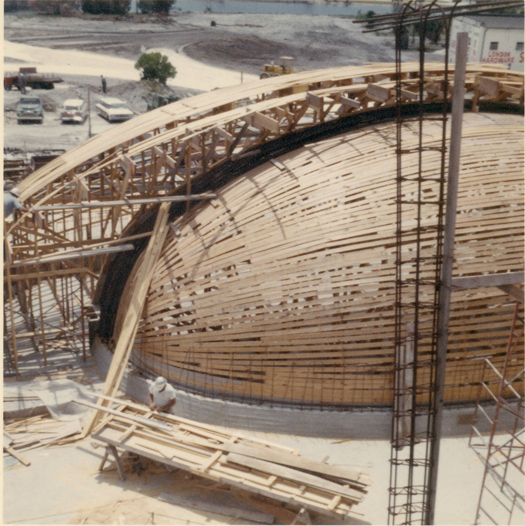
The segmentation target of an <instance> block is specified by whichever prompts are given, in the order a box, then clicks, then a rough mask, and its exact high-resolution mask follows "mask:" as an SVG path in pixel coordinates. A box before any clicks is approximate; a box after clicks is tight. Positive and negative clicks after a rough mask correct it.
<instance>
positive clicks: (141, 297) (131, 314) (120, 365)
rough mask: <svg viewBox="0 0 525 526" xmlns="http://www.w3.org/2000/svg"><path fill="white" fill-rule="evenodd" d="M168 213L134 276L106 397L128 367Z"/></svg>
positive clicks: (164, 210)
mask: <svg viewBox="0 0 525 526" xmlns="http://www.w3.org/2000/svg"><path fill="white" fill-rule="evenodd" d="M168 212H169V203H162V204H161V205H160V208H159V211H158V214H157V220H156V222H155V226H154V228H153V232H152V234H151V237H150V239H149V242H148V246H147V247H146V251H145V253H144V259H143V261H142V265H141V266H140V268H139V270H138V272H137V275H136V277H135V283H136V286H135V288H134V289H133V292H132V294H131V297H130V299H129V304H127V310H126V313H125V316H124V323H123V325H122V328H121V331H120V334H119V335H118V340H117V343H116V345H115V350H114V352H113V359H112V360H111V365H110V367H109V371H108V374H107V377H106V382H105V384H104V391H103V394H104V395H109V396H115V394H116V393H117V391H118V388H119V387H120V383H121V381H122V377H123V375H124V371H125V369H126V367H127V364H128V360H129V356H130V354H131V350H132V348H133V341H134V339H135V334H136V333H137V328H138V324H139V320H140V316H141V314H142V309H143V307H144V302H145V300H146V294H147V292H148V288H149V285H150V282H151V279H152V277H153V270H154V266H155V263H156V262H157V260H158V258H159V256H160V253H161V251H162V247H163V245H164V240H165V239H166V235H167V233H168V217H169V214H168ZM124 304H125V302H124ZM108 403H109V402H108V401H107V400H103V401H102V405H104V406H107V405H108ZM100 414H101V411H100V410H96V411H95V412H93V413H92V415H91V418H90V419H89V421H88V422H87V424H86V426H85V427H84V430H83V432H82V435H83V436H84V437H85V436H87V435H88V434H89V433H90V432H91V430H92V429H93V427H94V426H95V424H96V423H97V421H98V419H99V418H100Z"/></svg>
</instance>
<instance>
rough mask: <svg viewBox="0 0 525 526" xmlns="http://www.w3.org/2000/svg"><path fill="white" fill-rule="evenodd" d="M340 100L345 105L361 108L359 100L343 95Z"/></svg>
mask: <svg viewBox="0 0 525 526" xmlns="http://www.w3.org/2000/svg"><path fill="white" fill-rule="evenodd" d="M338 102H340V103H341V104H342V105H343V106H347V107H348V108H355V109H356V110H360V109H361V103H360V102H359V101H358V100H354V99H349V98H347V97H341V98H340V99H339V101H338Z"/></svg>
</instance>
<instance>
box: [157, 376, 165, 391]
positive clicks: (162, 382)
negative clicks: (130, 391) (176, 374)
mask: <svg viewBox="0 0 525 526" xmlns="http://www.w3.org/2000/svg"><path fill="white" fill-rule="evenodd" d="M167 383H168V382H167V380H166V378H164V377H163V376H159V377H158V378H157V379H156V380H155V387H156V388H157V389H162V388H163V387H164V386H165V385H166V384H167Z"/></svg>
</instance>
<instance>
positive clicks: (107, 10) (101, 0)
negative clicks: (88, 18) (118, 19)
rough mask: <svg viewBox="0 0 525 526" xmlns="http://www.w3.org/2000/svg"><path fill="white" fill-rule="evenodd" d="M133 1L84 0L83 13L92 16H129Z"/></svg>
mask: <svg viewBox="0 0 525 526" xmlns="http://www.w3.org/2000/svg"><path fill="white" fill-rule="evenodd" d="M130 8H131V0H82V11H84V13H90V14H92V15H127V14H128V13H129V10H130Z"/></svg>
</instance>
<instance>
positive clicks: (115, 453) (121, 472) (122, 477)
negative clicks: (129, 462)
mask: <svg viewBox="0 0 525 526" xmlns="http://www.w3.org/2000/svg"><path fill="white" fill-rule="evenodd" d="M110 451H111V453H113V457H114V458H115V463H116V464H117V470H118V474H119V476H120V480H122V481H123V482H124V481H125V480H126V475H124V470H123V469H122V464H121V463H120V457H119V454H118V451H117V448H116V447H115V446H112V445H111V444H108V445H107V446H106V453H105V454H104V458H103V459H102V462H101V464H100V467H99V468H98V470H99V471H102V470H103V469H104V465H105V464H106V461H107V460H108V456H109V452H110Z"/></svg>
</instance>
